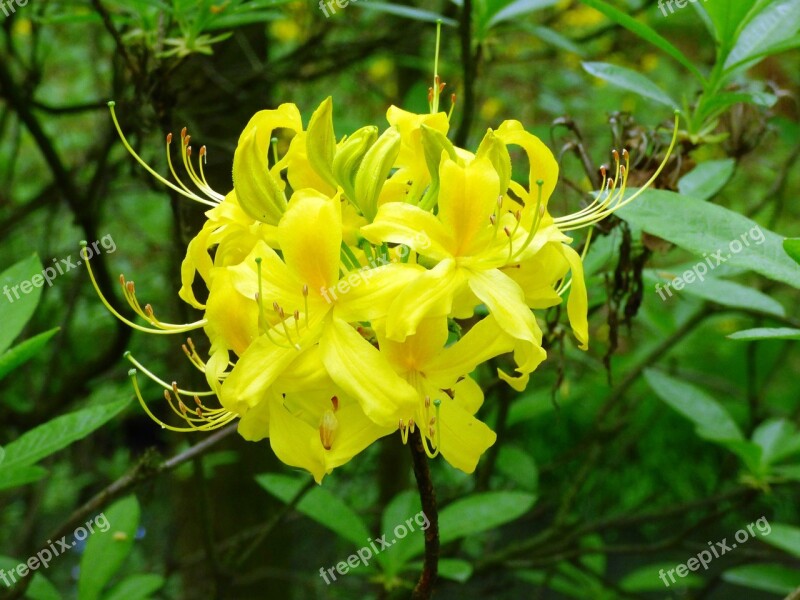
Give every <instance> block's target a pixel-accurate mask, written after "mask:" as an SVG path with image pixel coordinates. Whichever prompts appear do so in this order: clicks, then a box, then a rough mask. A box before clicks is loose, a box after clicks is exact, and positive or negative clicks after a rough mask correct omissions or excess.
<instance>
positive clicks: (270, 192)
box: [233, 127, 286, 225]
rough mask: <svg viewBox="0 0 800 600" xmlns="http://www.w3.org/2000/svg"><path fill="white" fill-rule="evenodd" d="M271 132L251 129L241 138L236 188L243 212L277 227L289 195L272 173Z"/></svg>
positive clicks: (235, 169)
mask: <svg viewBox="0 0 800 600" xmlns="http://www.w3.org/2000/svg"><path fill="white" fill-rule="evenodd" d="M271 136H272V131H271V130H265V129H258V128H255V127H254V128H252V129H251V130H250V131H249V132H248V133H247V134H243V135H242V137H241V138H240V141H239V145H238V146H237V147H236V152H235V153H234V155H233V187H234V189H235V190H236V196H237V198H238V199H239V204H240V205H241V207H242V209H243V210H244V211H245V212H246V213H247V214H248V215H250V216H251V217H252V218H254V219H256V220H258V221H262V222H264V223H269V224H270V225H277V223H278V221H279V220H280V218H281V215H282V214H283V213H284V211H285V210H286V196H285V194H284V193H283V190H282V189H281V187H280V185H279V184H278V182H276V181H275V178H274V177H273V176H272V175H271V174H270V172H269V166H268V164H267V155H268V153H269V148H270V143H271V139H272V138H271Z"/></svg>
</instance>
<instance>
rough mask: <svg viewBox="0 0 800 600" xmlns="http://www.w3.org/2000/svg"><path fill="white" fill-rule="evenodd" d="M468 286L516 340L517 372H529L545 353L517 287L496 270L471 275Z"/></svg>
mask: <svg viewBox="0 0 800 600" xmlns="http://www.w3.org/2000/svg"><path fill="white" fill-rule="evenodd" d="M469 286H470V288H471V289H472V291H473V292H475V295H476V296H477V297H478V298H479V299H480V300H481V302H483V303H484V304H485V305H486V307H487V308H488V309H489V313H490V314H491V315H492V316H493V317H494V318H495V319H496V320H497V324H498V325H499V326H500V328H501V329H503V330H504V331H505V332H506V333H507V334H508V335H510V336H512V337H514V338H515V339H517V340H519V341H518V343H517V344H516V346H515V349H514V358H515V360H516V361H517V365H518V368H517V370H518V371H520V372H521V373H530V372H532V371H533V370H534V369H535V368H536V367H537V366H539V364H540V363H541V362H542V361H543V360H544V359H545V357H546V353H545V351H544V349H543V348H542V331H541V330H540V329H539V325H538V324H537V323H536V319H535V318H534V316H533V313H531V311H530V309H529V308H528V307H527V306H526V305H525V295H524V293H523V292H522V290H521V289H520V287H519V286H518V285H517V284H516V283H515V282H514V281H513V280H512V279H511V278H509V277H508V276H507V275H505V274H503V273H502V272H500V271H498V270H497V269H492V270H490V271H473V272H471V273H470V275H469Z"/></svg>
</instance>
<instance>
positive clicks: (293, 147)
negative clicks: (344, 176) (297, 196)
mask: <svg viewBox="0 0 800 600" xmlns="http://www.w3.org/2000/svg"><path fill="white" fill-rule="evenodd" d="M307 144H308V136H307V134H306V133H305V132H302V131H301V132H300V133H298V134H297V135H295V136H294V137H293V138H292V143H291V144H290V145H289V151H288V152H287V153H286V167H287V171H286V178H287V179H288V180H289V185H291V186H292V189H293V190H302V189H304V188H313V189H315V190H317V191H319V192H320V193H322V194H324V195H326V196H333V195H334V194H335V193H336V186H335V185H333V184H331V183H330V182H328V181H327V180H326V179H325V178H324V177H322V176H321V175H320V174H319V173H318V172H317V171H316V170H315V169H314V167H313V166H312V165H311V161H310V160H309V158H308V147H307Z"/></svg>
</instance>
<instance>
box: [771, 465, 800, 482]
mask: <svg viewBox="0 0 800 600" xmlns="http://www.w3.org/2000/svg"><path fill="white" fill-rule="evenodd" d="M772 473H773V474H774V475H777V476H778V477H782V478H784V479H787V480H789V481H800V465H779V466H777V467H773V468H772Z"/></svg>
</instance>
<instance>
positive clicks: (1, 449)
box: [0, 446, 6, 465]
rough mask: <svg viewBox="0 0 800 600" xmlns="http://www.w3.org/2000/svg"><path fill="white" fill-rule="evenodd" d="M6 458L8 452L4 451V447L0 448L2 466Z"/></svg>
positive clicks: (0, 463)
mask: <svg viewBox="0 0 800 600" xmlns="http://www.w3.org/2000/svg"><path fill="white" fill-rule="evenodd" d="M5 458H6V451H5V450H4V449H3V447H2V446H0V465H2V464H3V461H4V460H5Z"/></svg>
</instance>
